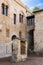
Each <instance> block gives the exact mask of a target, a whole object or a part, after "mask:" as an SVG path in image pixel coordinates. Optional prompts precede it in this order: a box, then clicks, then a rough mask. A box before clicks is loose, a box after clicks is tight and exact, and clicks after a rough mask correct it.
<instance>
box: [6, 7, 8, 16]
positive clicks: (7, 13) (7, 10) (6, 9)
mask: <svg viewBox="0 0 43 65" xmlns="http://www.w3.org/2000/svg"><path fill="white" fill-rule="evenodd" d="M7 15H8V6H6V16H7Z"/></svg>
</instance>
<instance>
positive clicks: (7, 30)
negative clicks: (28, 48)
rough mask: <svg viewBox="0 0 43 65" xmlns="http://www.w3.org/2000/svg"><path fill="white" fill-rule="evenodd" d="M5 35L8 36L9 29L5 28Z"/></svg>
mask: <svg viewBox="0 0 43 65" xmlns="http://www.w3.org/2000/svg"><path fill="white" fill-rule="evenodd" d="M6 36H7V37H9V29H6Z"/></svg>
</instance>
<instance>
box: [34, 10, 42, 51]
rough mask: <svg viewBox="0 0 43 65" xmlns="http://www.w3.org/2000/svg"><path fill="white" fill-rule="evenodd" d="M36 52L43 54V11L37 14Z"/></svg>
mask: <svg viewBox="0 0 43 65" xmlns="http://www.w3.org/2000/svg"><path fill="white" fill-rule="evenodd" d="M34 51H36V52H37V51H38V52H43V11H41V12H37V13H35V31H34Z"/></svg>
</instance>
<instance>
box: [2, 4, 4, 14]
mask: <svg viewBox="0 0 43 65" xmlns="http://www.w3.org/2000/svg"><path fill="white" fill-rule="evenodd" d="M2 14H5V5H4V4H2Z"/></svg>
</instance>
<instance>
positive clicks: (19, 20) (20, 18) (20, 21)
mask: <svg viewBox="0 0 43 65" xmlns="http://www.w3.org/2000/svg"><path fill="white" fill-rule="evenodd" d="M19 21H20V22H21V14H19Z"/></svg>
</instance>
